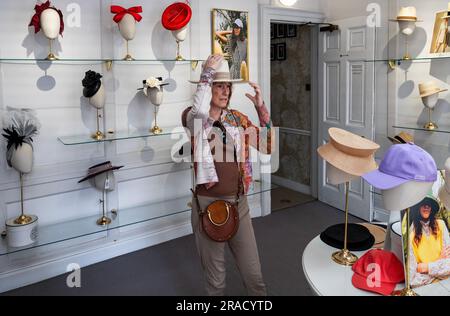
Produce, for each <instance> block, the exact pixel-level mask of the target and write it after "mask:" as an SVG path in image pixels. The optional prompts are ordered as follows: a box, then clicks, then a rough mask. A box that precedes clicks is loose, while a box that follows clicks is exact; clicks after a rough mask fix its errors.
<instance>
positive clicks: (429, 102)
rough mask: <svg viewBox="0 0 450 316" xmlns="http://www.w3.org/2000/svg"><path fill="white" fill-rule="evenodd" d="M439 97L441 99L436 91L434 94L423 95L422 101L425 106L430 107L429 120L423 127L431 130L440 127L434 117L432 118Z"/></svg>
mask: <svg viewBox="0 0 450 316" xmlns="http://www.w3.org/2000/svg"><path fill="white" fill-rule="evenodd" d="M438 99H439V95H438V93H435V94H432V95H429V96H426V97H422V102H423V104H424V106H425V107H426V108H427V109H428V122H427V123H426V124H425V125H424V126H423V128H425V129H427V130H430V131H432V130H435V129H438V128H439V127H438V125H437V124H436V123H434V122H433V119H432V112H433V109H434V107H435V106H436V104H437V102H438Z"/></svg>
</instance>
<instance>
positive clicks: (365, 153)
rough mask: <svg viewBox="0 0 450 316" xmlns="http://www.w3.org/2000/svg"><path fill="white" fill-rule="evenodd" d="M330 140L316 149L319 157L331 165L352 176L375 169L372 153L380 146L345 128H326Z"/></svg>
mask: <svg viewBox="0 0 450 316" xmlns="http://www.w3.org/2000/svg"><path fill="white" fill-rule="evenodd" d="M328 134H329V135H330V142H329V143H327V144H325V145H323V146H320V147H319V148H318V149H317V152H318V153H319V155H320V157H322V158H323V159H324V160H326V161H327V162H328V163H330V164H331V165H332V166H334V167H336V168H337V169H339V170H342V171H344V172H346V173H348V174H351V175H354V176H362V175H363V174H366V173H369V172H371V171H373V170H375V169H377V167H378V166H377V164H376V162H375V159H374V153H375V151H377V150H378V149H379V148H380V146H379V145H378V144H376V143H374V142H372V141H371V140H368V139H365V138H363V137H361V136H358V135H356V134H353V133H350V132H348V131H346V130H343V129H340V128H335V127H332V128H330V129H329V130H328Z"/></svg>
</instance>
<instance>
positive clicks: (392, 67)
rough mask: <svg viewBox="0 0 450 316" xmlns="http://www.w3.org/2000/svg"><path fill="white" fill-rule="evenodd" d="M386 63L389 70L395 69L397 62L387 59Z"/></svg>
mask: <svg viewBox="0 0 450 316" xmlns="http://www.w3.org/2000/svg"><path fill="white" fill-rule="evenodd" d="M388 65H389V69H390V70H395V68H397V63H396V61H395V59H389V61H388Z"/></svg>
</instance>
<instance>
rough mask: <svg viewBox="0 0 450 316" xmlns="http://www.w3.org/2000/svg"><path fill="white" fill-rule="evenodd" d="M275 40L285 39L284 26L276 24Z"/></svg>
mask: <svg viewBox="0 0 450 316" xmlns="http://www.w3.org/2000/svg"><path fill="white" fill-rule="evenodd" d="M276 35H277V36H276V38H285V37H286V24H278V25H277V33H276Z"/></svg>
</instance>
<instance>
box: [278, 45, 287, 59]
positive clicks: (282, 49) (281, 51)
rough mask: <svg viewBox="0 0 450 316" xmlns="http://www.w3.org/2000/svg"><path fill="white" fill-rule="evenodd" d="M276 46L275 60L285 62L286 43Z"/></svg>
mask: <svg viewBox="0 0 450 316" xmlns="http://www.w3.org/2000/svg"><path fill="white" fill-rule="evenodd" d="M276 45H277V46H276V56H277V57H276V60H286V43H278V44H276Z"/></svg>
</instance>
